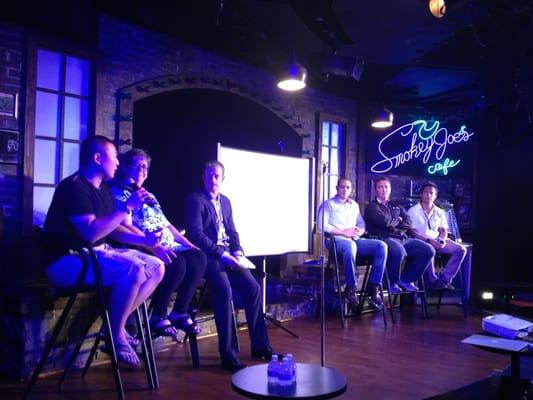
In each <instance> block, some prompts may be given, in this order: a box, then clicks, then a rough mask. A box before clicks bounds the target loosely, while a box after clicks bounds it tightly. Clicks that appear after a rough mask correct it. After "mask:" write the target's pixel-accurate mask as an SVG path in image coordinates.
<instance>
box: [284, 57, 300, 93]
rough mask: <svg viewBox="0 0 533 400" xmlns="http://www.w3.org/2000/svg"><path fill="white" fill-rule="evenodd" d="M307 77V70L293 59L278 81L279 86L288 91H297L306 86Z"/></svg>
mask: <svg viewBox="0 0 533 400" xmlns="http://www.w3.org/2000/svg"><path fill="white" fill-rule="evenodd" d="M306 79H307V70H306V69H305V68H304V67H303V66H301V65H300V64H298V63H297V62H296V60H293V61H292V62H291V63H290V64H289V65H288V67H287V68H286V70H285V71H283V73H282V74H281V77H280V79H279V81H278V87H279V88H280V89H281V90H285V91H287V92H295V91H297V90H301V89H303V88H304V87H305V81H306Z"/></svg>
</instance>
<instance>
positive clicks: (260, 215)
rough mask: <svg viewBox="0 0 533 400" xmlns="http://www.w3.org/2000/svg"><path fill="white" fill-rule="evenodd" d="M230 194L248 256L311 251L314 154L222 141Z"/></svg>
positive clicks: (226, 186)
mask: <svg viewBox="0 0 533 400" xmlns="http://www.w3.org/2000/svg"><path fill="white" fill-rule="evenodd" d="M218 160H219V161H220V162H222V164H224V166H225V169H226V171H225V180H224V183H223V186H222V190H221V192H222V193H223V194H224V195H226V196H228V197H229V199H230V201H231V204H232V208H233V219H234V220H235V226H236V228H237V231H238V232H239V236H240V239H241V245H242V247H243V249H244V252H245V254H246V255H247V256H267V255H275V254H285V253H292V252H308V251H310V243H311V240H310V239H311V220H312V218H311V210H312V209H313V208H312V198H313V196H312V195H311V193H312V192H311V189H312V184H311V182H312V179H311V178H312V174H313V170H312V166H313V163H312V160H311V159H309V158H296V157H287V156H279V155H272V154H265V153H258V152H253V151H247V150H239V149H235V148H230V147H225V146H222V145H221V144H220V143H219V144H218Z"/></svg>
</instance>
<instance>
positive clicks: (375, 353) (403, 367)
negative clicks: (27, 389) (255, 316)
mask: <svg viewBox="0 0 533 400" xmlns="http://www.w3.org/2000/svg"><path fill="white" fill-rule="evenodd" d="M431 311H432V313H433V315H432V318H431V319H430V320H423V319H422V318H421V315H420V310H419V309H414V308H404V309H403V310H402V311H401V316H400V314H399V313H397V315H398V321H397V323H396V324H395V325H392V323H391V322H389V326H388V327H384V325H383V320H382V318H381V315H380V314H377V313H376V314H367V315H364V316H362V317H361V318H360V319H350V320H349V322H348V327H347V328H346V329H341V328H340V323H339V320H338V318H335V317H330V318H328V320H327V323H326V327H327V329H326V366H328V367H333V368H336V369H338V370H339V371H340V372H342V373H343V374H344V375H345V376H346V378H347V380H348V389H347V391H346V393H345V394H344V395H342V396H341V398H345V399H358V400H360V399H385V398H386V399H395V400H401V399H422V398H426V397H430V396H435V395H437V394H440V393H445V392H448V391H451V390H454V389H457V388H459V387H462V386H465V385H468V384H471V383H473V382H476V381H478V380H480V379H482V378H485V377H487V376H488V375H490V374H492V373H494V372H495V371H501V370H502V369H503V368H505V367H506V366H507V365H508V364H509V360H508V359H507V357H505V356H502V355H497V354H493V353H488V352H484V351H482V350H479V349H476V348H473V347H471V346H469V345H465V344H461V343H460V341H461V339H463V338H464V337H466V336H468V335H470V334H471V333H474V332H477V331H479V330H480V328H481V322H480V317H474V316H469V317H468V318H466V319H465V318H463V316H462V313H461V310H460V309H459V308H458V307H456V306H446V307H443V308H441V313H440V315H436V314H435V311H434V308H432V309H431ZM284 325H285V326H286V327H287V328H290V329H291V330H293V331H295V332H296V333H297V334H298V335H299V336H300V338H299V339H294V338H292V337H291V336H289V335H288V334H286V333H285V332H283V331H282V330H281V329H279V328H270V329H269V333H270V338H271V342H272V344H273V346H274V348H275V350H276V351H278V352H292V353H294V355H295V358H296V361H297V362H303V363H313V364H317V365H320V322H319V321H318V320H315V319H296V320H292V321H289V322H286V323H285V324H284ZM239 335H240V336H239V337H240V341H241V347H242V349H241V354H242V360H243V361H244V362H246V363H248V364H253V363H254V362H253V361H252V360H251V359H250V357H249V340H248V332H247V331H246V330H243V331H241V332H240V333H239ZM199 346H200V354H201V362H202V366H201V367H200V369H198V370H195V369H193V368H192V367H191V363H190V355H189V351H188V347H187V346H184V345H183V344H172V345H169V346H166V347H165V348H164V350H163V351H161V352H159V353H158V354H157V362H158V370H159V376H160V381H161V387H160V388H159V389H158V390H156V391H154V392H151V391H149V390H147V389H145V388H146V387H147V385H146V377H145V375H144V370H140V371H131V370H130V371H123V374H122V375H123V380H124V384H125V387H126V396H127V398H128V399H169V400H170V399H171V400H176V399H194V400H204V399H226V398H235V399H237V398H242V397H241V396H240V395H239V394H237V393H235V392H234V391H233V390H232V388H231V374H230V373H228V372H224V371H222V370H221V369H220V368H219V367H218V363H219V359H218V354H217V340H216V337H212V338H206V339H202V340H200V342H199ZM56 382H57V381H56V377H55V376H47V377H42V378H41V379H40V380H39V381H38V382H37V385H36V387H35V389H34V392H33V393H32V396H31V398H34V399H50V400H56V399H102V398H114V397H115V396H114V384H113V378H112V373H111V371H110V369H109V364H103V365H98V366H94V367H92V368H91V370H90V371H89V373H88V376H87V377H86V379H85V380H82V379H81V378H80V377H79V374H78V373H77V372H75V373H73V374H72V375H71V376H70V377H69V378H68V379H67V382H66V383H65V385H64V388H63V389H62V390H61V391H59V390H58V389H57V388H56V386H55V384H56ZM22 388H23V384H20V385H19V384H6V383H1V384H0V390H1V393H2V394H3V395H1V397H2V398H4V399H12V398H20V396H21V392H22ZM6 396H7V397H6Z"/></svg>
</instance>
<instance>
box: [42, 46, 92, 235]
mask: <svg viewBox="0 0 533 400" xmlns="http://www.w3.org/2000/svg"><path fill="white" fill-rule="evenodd" d="M36 76H37V78H36V84H35V132H34V153H33V154H34V156H33V225H42V224H43V222H44V218H45V216H46V213H47V211H48V207H49V205H50V202H51V201H52V195H53V193H54V189H55V187H56V186H57V184H58V183H59V182H60V181H61V180H62V179H63V178H66V177H67V176H69V175H71V174H72V173H74V172H75V171H77V169H78V164H79V148H80V143H81V141H82V140H83V139H85V138H86V137H87V134H88V132H89V129H90V127H89V124H90V118H89V116H90V110H89V107H90V102H89V99H90V95H91V93H90V92H91V84H90V81H91V79H90V76H91V62H90V61H89V60H88V59H84V58H80V57H74V56H72V55H68V54H64V53H59V52H54V51H50V50H45V49H42V48H40V49H38V50H37V74H36Z"/></svg>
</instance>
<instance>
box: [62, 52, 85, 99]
mask: <svg viewBox="0 0 533 400" xmlns="http://www.w3.org/2000/svg"><path fill="white" fill-rule="evenodd" d="M65 92H67V93H73V94H78V95H80V96H88V95H89V61H88V60H84V59H81V58H77V57H70V56H67V71H66V81H65Z"/></svg>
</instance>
